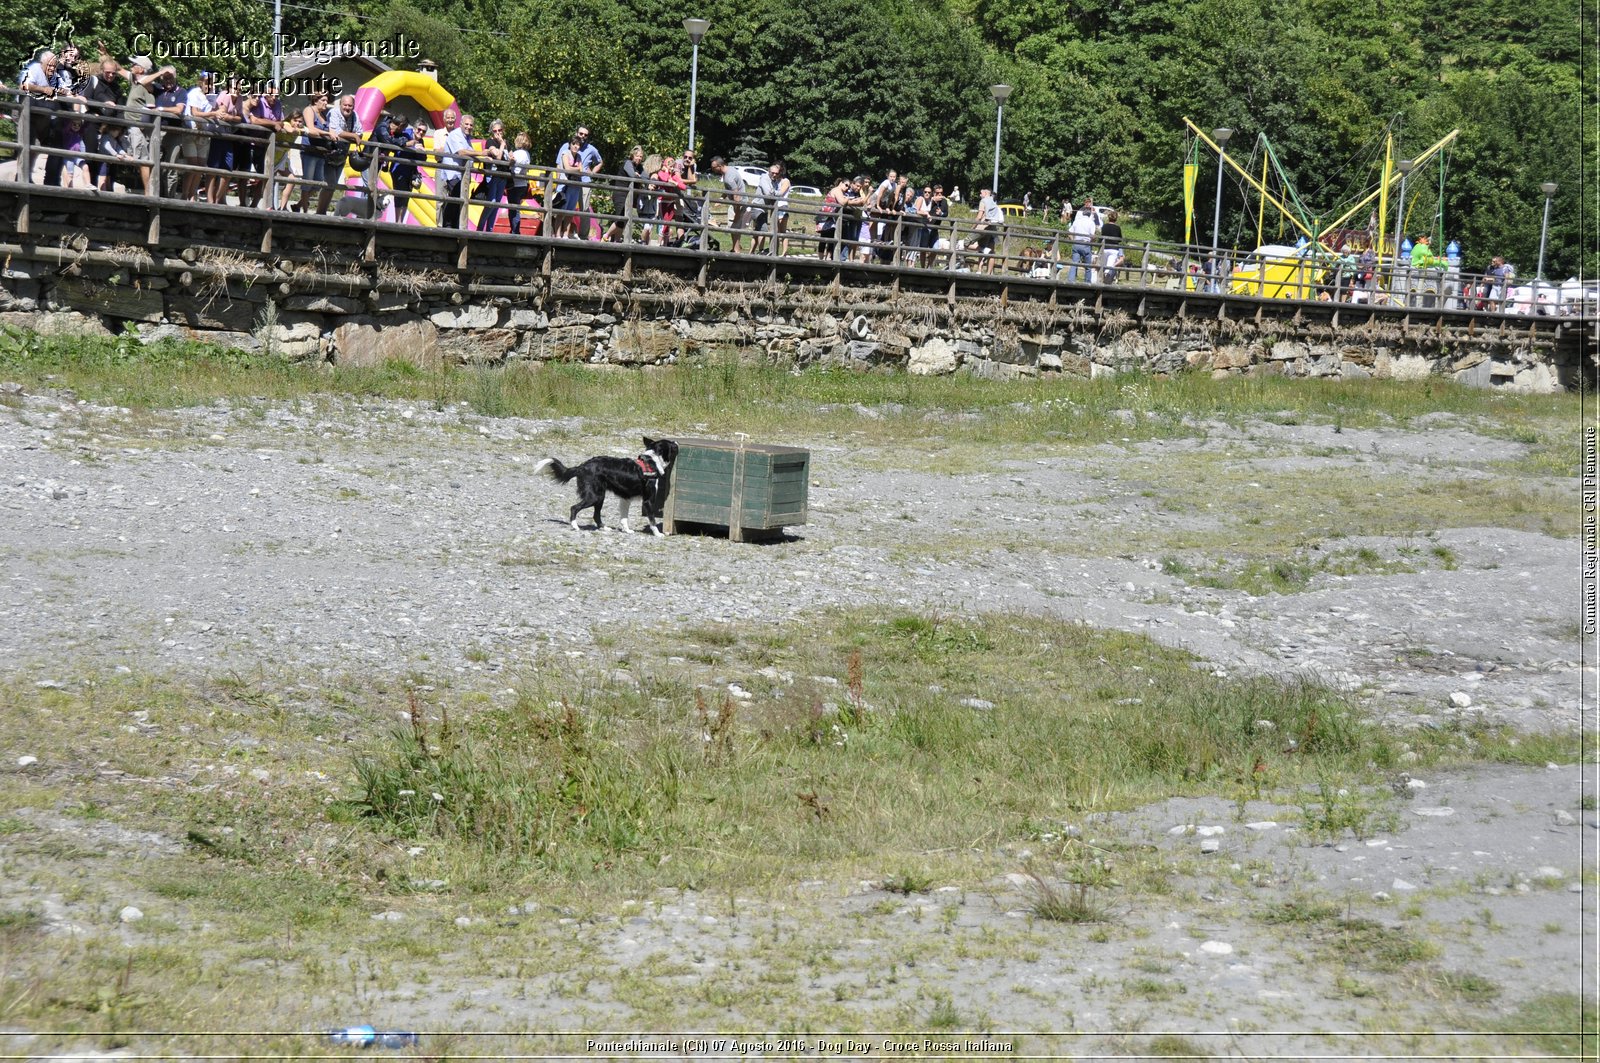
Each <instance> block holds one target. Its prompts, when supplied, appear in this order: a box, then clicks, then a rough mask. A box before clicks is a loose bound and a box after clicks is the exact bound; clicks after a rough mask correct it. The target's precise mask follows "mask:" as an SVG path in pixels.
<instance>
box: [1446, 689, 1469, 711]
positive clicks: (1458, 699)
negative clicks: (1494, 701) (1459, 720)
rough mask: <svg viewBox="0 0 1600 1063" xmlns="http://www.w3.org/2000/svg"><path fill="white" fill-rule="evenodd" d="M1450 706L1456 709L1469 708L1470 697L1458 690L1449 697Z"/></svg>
mask: <svg viewBox="0 0 1600 1063" xmlns="http://www.w3.org/2000/svg"><path fill="white" fill-rule="evenodd" d="M1450 704H1452V705H1454V706H1455V707H1456V708H1458V709H1467V708H1471V707H1472V695H1471V694H1468V693H1465V692H1464V691H1460V690H1458V691H1456V692H1455V693H1454V694H1451V695H1450Z"/></svg>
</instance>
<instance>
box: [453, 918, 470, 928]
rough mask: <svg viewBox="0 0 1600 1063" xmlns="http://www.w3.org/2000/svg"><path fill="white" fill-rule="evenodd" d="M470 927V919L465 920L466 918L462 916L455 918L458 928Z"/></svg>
mask: <svg viewBox="0 0 1600 1063" xmlns="http://www.w3.org/2000/svg"><path fill="white" fill-rule="evenodd" d="M471 925H472V920H471V919H468V918H467V917H466V916H464V915H458V916H456V926H459V927H469V926H471Z"/></svg>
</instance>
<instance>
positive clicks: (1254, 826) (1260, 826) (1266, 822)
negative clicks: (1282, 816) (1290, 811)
mask: <svg viewBox="0 0 1600 1063" xmlns="http://www.w3.org/2000/svg"><path fill="white" fill-rule="evenodd" d="M1277 825H1278V824H1277V822H1276V821H1274V820H1270V819H1262V820H1257V821H1256V822H1254V823H1246V824H1245V825H1244V829H1245V830H1273V829H1274V828H1276V827H1277Z"/></svg>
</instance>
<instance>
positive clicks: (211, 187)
mask: <svg viewBox="0 0 1600 1063" xmlns="http://www.w3.org/2000/svg"><path fill="white" fill-rule="evenodd" d="M243 122H244V94H243V92H242V91H241V90H240V87H239V81H238V79H237V78H229V79H228V80H227V82H226V83H225V84H224V85H223V87H222V91H221V92H218V93H217V97H216V99H214V100H212V101H211V123H212V130H211V146H210V147H209V148H208V149H207V150H206V168H207V169H209V170H221V171H224V172H223V173H212V174H210V175H209V176H208V177H207V178H206V202H208V203H221V204H226V203H227V202H228V186H229V185H230V184H232V183H233V178H232V177H230V176H229V174H231V173H233V172H234V171H236V170H240V169H243V167H241V166H240V165H239V158H240V153H241V151H242V150H243V149H244V147H245V145H243V144H241V143H240V142H239V140H238V135H239V126H240V124H241V123H243Z"/></svg>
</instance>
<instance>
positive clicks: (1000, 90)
mask: <svg viewBox="0 0 1600 1063" xmlns="http://www.w3.org/2000/svg"><path fill="white" fill-rule="evenodd" d="M989 93H990V95H992V96H993V97H994V183H993V184H992V185H991V186H990V189H989V190H990V191H991V192H993V193H994V200H995V202H996V203H998V202H1000V116H1001V115H1003V114H1005V110H1006V97H1007V96H1009V95H1011V86H1010V85H990V86H989Z"/></svg>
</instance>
